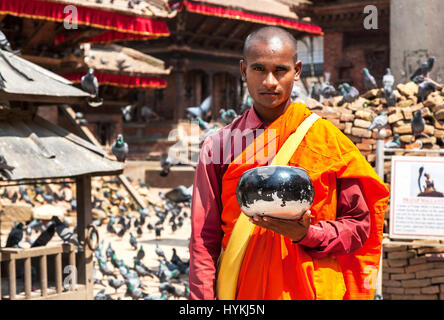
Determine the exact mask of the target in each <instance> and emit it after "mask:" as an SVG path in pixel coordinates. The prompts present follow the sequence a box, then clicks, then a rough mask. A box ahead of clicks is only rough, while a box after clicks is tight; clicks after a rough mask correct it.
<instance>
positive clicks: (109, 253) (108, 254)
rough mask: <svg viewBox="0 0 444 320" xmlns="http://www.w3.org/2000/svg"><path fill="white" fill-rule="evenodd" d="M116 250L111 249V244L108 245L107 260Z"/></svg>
mask: <svg viewBox="0 0 444 320" xmlns="http://www.w3.org/2000/svg"><path fill="white" fill-rule="evenodd" d="M113 252H114V249H113V248H112V247H111V242H110V243H109V244H108V248H106V251H105V255H106V258H108V259H110V258H111V257H112V255H113Z"/></svg>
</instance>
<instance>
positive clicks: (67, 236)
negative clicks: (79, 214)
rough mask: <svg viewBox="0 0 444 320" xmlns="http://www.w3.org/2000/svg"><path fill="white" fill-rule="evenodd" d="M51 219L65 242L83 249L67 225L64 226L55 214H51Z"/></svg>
mask: <svg viewBox="0 0 444 320" xmlns="http://www.w3.org/2000/svg"><path fill="white" fill-rule="evenodd" d="M51 220H52V221H53V222H54V223H55V230H56V232H57V234H58V236H59V237H60V239H62V240H63V242H65V243H72V244H74V245H75V246H76V247H77V248H78V249H79V250H80V251H83V247H82V246H81V245H80V243H79V240H78V239H77V235H76V234H75V233H74V232H72V231H71V230H70V229H69V227H68V226H66V225H65V224H64V223H63V222H62V221H60V219H59V218H58V217H57V216H52V218H51Z"/></svg>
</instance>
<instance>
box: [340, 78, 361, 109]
mask: <svg viewBox="0 0 444 320" xmlns="http://www.w3.org/2000/svg"><path fill="white" fill-rule="evenodd" d="M339 90H340V91H341V94H342V100H341V101H339V103H338V106H342V105H343V104H344V103H346V102H348V103H351V102H353V101H355V100H356V99H358V98H359V91H358V89H356V88H355V87H352V86H350V85H349V84H348V83H346V82H345V83H343V84H341V85H339Z"/></svg>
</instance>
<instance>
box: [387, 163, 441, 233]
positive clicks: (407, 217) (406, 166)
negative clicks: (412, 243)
mask: <svg viewBox="0 0 444 320" xmlns="http://www.w3.org/2000/svg"><path fill="white" fill-rule="evenodd" d="M389 235H390V238H398V239H444V158H442V157H405V156H393V157H392V172H391V198H390V231H389Z"/></svg>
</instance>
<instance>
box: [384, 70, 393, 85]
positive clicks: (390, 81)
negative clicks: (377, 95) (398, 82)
mask: <svg viewBox="0 0 444 320" xmlns="http://www.w3.org/2000/svg"><path fill="white" fill-rule="evenodd" d="M394 85H395V77H394V76H393V75H392V71H391V70H390V68H387V69H386V74H385V75H384V76H383V77H382V86H383V87H384V88H385V87H392V88H393V86H394Z"/></svg>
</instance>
